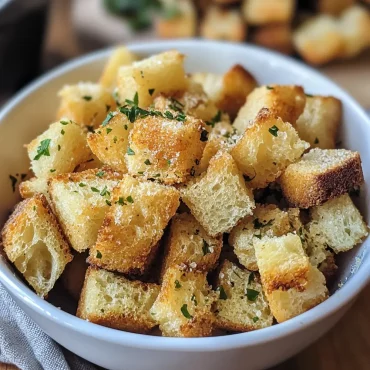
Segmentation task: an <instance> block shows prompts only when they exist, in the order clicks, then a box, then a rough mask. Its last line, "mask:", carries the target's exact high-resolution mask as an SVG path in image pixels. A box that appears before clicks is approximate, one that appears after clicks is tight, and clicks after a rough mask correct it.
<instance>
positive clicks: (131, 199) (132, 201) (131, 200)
mask: <svg viewBox="0 0 370 370" xmlns="http://www.w3.org/2000/svg"><path fill="white" fill-rule="evenodd" d="M126 200H127V201H128V202H129V203H134V200H133V198H132V196H131V195H129V196H128V197H127V198H126Z"/></svg>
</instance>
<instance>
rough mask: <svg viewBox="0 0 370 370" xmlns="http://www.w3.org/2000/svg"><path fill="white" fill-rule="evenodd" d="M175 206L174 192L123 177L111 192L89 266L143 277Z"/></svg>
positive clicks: (176, 201) (177, 199)
mask: <svg viewBox="0 0 370 370" xmlns="http://www.w3.org/2000/svg"><path fill="white" fill-rule="evenodd" d="M178 206H179V193H178V191H177V190H176V189H174V188H171V187H167V186H165V185H161V184H157V183H155V182H151V181H142V182H141V181H139V180H138V179H135V178H133V177H131V176H129V175H124V177H123V180H122V181H121V182H120V183H119V185H118V186H117V187H116V188H115V189H114V190H113V193H112V200H111V206H110V208H109V210H108V211H107V213H106V216H105V219H104V222H103V226H102V227H101V228H100V230H99V233H98V240H97V242H96V244H95V245H94V246H93V247H92V248H91V249H90V256H89V260H88V261H89V263H91V264H93V265H96V266H99V267H102V268H105V269H107V270H117V271H119V272H123V273H127V274H131V273H136V274H143V273H145V270H146V269H147V267H148V266H149V264H150V262H151V260H152V259H153V257H154V255H155V252H156V249H157V247H158V245H157V243H158V241H159V240H160V239H161V237H162V235H163V230H164V228H165V227H166V226H167V223H168V222H169V220H170V219H171V217H172V216H173V215H174V214H175V212H176V209H177V208H178Z"/></svg>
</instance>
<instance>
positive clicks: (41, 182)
mask: <svg viewBox="0 0 370 370" xmlns="http://www.w3.org/2000/svg"><path fill="white" fill-rule="evenodd" d="M19 193H20V194H21V197H22V198H23V199H26V198H31V197H33V196H34V195H36V194H43V195H45V197H46V199H48V198H49V194H48V179H47V178H45V177H41V178H37V177H32V178H30V179H29V180H26V181H23V182H21V183H20V185H19Z"/></svg>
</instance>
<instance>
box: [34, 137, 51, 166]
mask: <svg viewBox="0 0 370 370" xmlns="http://www.w3.org/2000/svg"><path fill="white" fill-rule="evenodd" d="M50 142H51V139H45V140H42V141H41V143H40V145H39V147H38V148H37V154H36V156H35V158H33V159H34V160H35V161H38V160H39V159H40V158H41V157H42V156H43V155H44V156H45V157H50V152H49V145H50Z"/></svg>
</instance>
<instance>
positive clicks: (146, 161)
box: [144, 159, 152, 166]
mask: <svg viewBox="0 0 370 370" xmlns="http://www.w3.org/2000/svg"><path fill="white" fill-rule="evenodd" d="M144 163H145V164H146V165H147V166H150V165H151V164H152V163H151V162H150V160H149V159H146V160H145V162H144Z"/></svg>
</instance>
